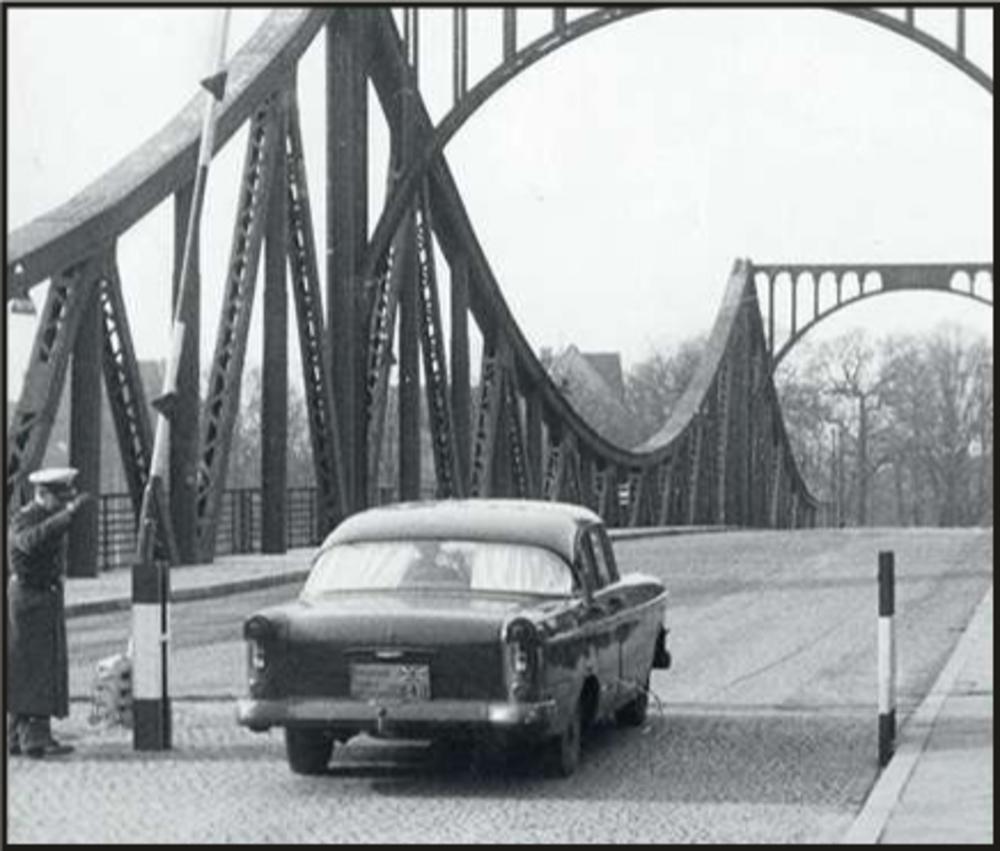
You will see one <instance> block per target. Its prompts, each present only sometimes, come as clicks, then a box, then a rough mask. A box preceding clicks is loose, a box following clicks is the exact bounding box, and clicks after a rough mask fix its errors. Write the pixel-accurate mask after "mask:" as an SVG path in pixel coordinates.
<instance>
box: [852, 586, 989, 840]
mask: <svg viewBox="0 0 1000 851" xmlns="http://www.w3.org/2000/svg"><path fill="white" fill-rule="evenodd" d="M843 842H844V843H849V844H874V843H876V842H878V843H882V844H891V845H909V844H915V845H916V844H932V845H937V844H940V845H953V844H986V845H992V844H993V588H992V586H991V587H990V590H989V591H987V593H986V596H985V597H984V598H983V600H982V602H980V604H979V606H978V607H977V609H976V611H975V613H974V614H973V616H972V619H971V620H970V621H969V625H968V627H967V628H966V630H965V632H964V634H963V635H962V638H961V639H960V640H959V643H958V645H957V646H956V647H955V650H954V652H953V653H952V655H951V658H950V659H949V661H948V663H947V665H945V667H944V670H943V671H942V672H941V674H940V676H939V677H938V679H937V682H936V683H935V684H934V686H933V688H932V689H931V691H930V693H929V694H928V695H927V697H926V698H925V699H924V700H923V702H922V703H921V704H920V706H919V707H918V708H917V709H916V711H914V713H913V715H912V716H911V717H910V718H909V719H908V720H907V722H906V724H905V725H904V726H903V729H902V730H901V731H900V734H899V739H898V742H897V746H896V753H895V755H894V756H893V758H892V760H891V761H890V762H889V765H888V766H886V768H885V770H884V771H883V772H882V774H881V775H880V776H879V778H878V780H877V782H876V784H875V787H874V788H873V789H872V792H871V794H870V795H869V796H868V800H867V801H866V802H865V806H864V807H863V809H862V811H861V813H860V814H859V815H858V818H857V820H856V821H855V822H854V824H853V825H852V826H851V829H850V830H849V831H848V832H847V834H846V835H845V836H844V838H843Z"/></svg>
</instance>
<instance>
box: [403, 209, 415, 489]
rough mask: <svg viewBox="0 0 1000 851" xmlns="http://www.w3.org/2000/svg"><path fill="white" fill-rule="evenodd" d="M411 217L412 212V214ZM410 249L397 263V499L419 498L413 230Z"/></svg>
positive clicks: (413, 231)
mask: <svg viewBox="0 0 1000 851" xmlns="http://www.w3.org/2000/svg"><path fill="white" fill-rule="evenodd" d="M414 215H415V213H414ZM410 233H411V235H412V239H413V243H414V244H413V248H412V249H411V250H410V251H408V252H407V253H406V255H405V260H404V261H403V262H401V263H400V271H401V275H402V285H401V287H400V292H399V498H400V499H403V500H407V499H418V498H419V497H420V295H419V275H420V268H419V262H418V256H417V255H418V251H419V249H418V247H417V245H418V243H417V227H416V226H414V228H413V230H412V231H411V232H410Z"/></svg>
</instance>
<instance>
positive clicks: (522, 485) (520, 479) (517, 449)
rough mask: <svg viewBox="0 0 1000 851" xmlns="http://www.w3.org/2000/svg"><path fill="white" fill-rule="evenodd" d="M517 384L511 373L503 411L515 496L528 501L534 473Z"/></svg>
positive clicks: (505, 389) (508, 377) (506, 383)
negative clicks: (526, 440) (528, 450)
mask: <svg viewBox="0 0 1000 851" xmlns="http://www.w3.org/2000/svg"><path fill="white" fill-rule="evenodd" d="M515 383H516V382H515V374H514V373H513V372H509V373H508V375H507V378H506V380H505V381H504V403H503V409H504V419H505V421H506V429H507V449H508V451H509V453H510V459H509V463H510V468H511V484H512V489H513V495H514V496H516V497H518V498H519V499H526V498H528V497H529V496H530V495H531V493H532V482H531V475H532V471H531V468H530V466H529V465H528V458H527V449H526V446H525V440H524V424H523V420H522V417H521V404H520V402H519V401H518V398H517V388H516V386H515Z"/></svg>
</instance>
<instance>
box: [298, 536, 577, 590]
mask: <svg viewBox="0 0 1000 851" xmlns="http://www.w3.org/2000/svg"><path fill="white" fill-rule="evenodd" d="M391 589H426V590H451V589H454V590H468V591H510V592H517V593H529V594H556V595H563V594H569V593H571V592H572V589H573V573H572V571H571V570H570V568H569V565H567V564H566V563H565V562H564V561H563V560H562V559H560V558H559V557H558V556H557V555H556V554H555V553H552V552H549V551H548V550H545V549H542V548H541V547H533V546H528V545H524V544H501V543H485V542H481V541H456V540H447V541H441V540H428V541H365V542H360V543H353V544H339V545H337V546H334V547H331V548H330V549H329V550H327V551H326V552H323V553H320V555H319V556H318V557H317V559H316V562H315V563H314V565H313V568H312V571H311V572H310V574H309V578H308V580H307V581H306V584H305V587H304V588H303V589H302V597H303V599H310V598H315V597H318V596H322V595H323V594H326V593H328V592H332V591H356V590H391Z"/></svg>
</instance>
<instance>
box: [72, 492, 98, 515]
mask: <svg viewBox="0 0 1000 851" xmlns="http://www.w3.org/2000/svg"><path fill="white" fill-rule="evenodd" d="M93 498H94V496H93V494H89V493H81V494H77V495H76V496H74V497H73V499H71V500H70V502H69V505H68V506H67V508H69V510H70V511H72V512H73V513H74V514H75V513H76V512H77V511H79V510H80V509H81V508H83V506H85V505H86V504H87V503H88V502H90V501H91V500H92V499H93Z"/></svg>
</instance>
